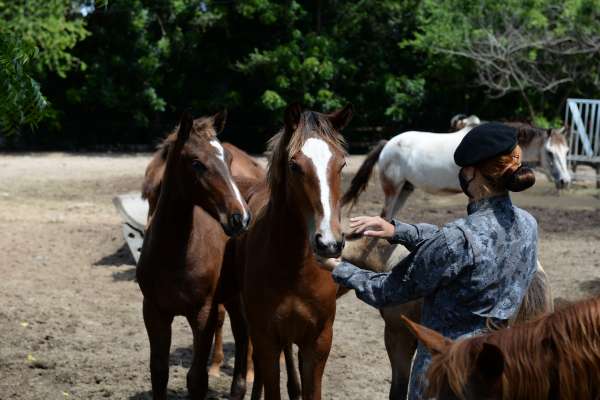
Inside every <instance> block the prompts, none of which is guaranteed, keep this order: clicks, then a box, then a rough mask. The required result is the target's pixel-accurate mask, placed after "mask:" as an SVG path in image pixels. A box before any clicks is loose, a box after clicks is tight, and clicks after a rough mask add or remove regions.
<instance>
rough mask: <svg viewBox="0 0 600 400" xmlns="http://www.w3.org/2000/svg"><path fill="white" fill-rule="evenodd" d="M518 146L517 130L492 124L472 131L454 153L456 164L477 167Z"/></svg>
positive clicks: (483, 125) (477, 127)
mask: <svg viewBox="0 0 600 400" xmlns="http://www.w3.org/2000/svg"><path fill="white" fill-rule="evenodd" d="M516 146H517V130H516V129H514V128H511V127H510V126H507V125H504V124H499V123H497V122H490V123H486V124H481V125H479V126H476V127H475V128H473V129H471V130H470V131H469V133H467V134H466V135H465V137H464V138H463V140H462V141H461V142H460V144H459V145H458V147H457V148H456V151H455V152H454V162H455V163H456V165H458V166H459V167H467V166H470V165H477V164H479V163H480V162H482V161H485V160H489V159H490V158H493V157H495V156H498V155H500V154H506V153H509V152H511V151H513V150H514V148H515V147H516Z"/></svg>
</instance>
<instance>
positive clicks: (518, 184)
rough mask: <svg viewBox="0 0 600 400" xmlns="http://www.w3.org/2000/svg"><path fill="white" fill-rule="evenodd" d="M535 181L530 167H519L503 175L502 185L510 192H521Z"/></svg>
mask: <svg viewBox="0 0 600 400" xmlns="http://www.w3.org/2000/svg"><path fill="white" fill-rule="evenodd" d="M534 183H535V174H534V173H533V171H532V170H531V168H524V167H522V166H521V167H519V168H518V169H517V170H516V171H514V172H512V173H508V174H506V175H504V187H506V188H507V189H508V190H510V191H511V192H522V191H523V190H525V189H529V188H530V187H532V186H533V184H534Z"/></svg>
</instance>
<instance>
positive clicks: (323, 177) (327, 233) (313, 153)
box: [302, 138, 336, 243]
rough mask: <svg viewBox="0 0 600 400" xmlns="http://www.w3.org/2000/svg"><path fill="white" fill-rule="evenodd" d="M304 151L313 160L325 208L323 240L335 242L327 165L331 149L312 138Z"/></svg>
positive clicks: (323, 142) (303, 147) (322, 220)
mask: <svg viewBox="0 0 600 400" xmlns="http://www.w3.org/2000/svg"><path fill="white" fill-rule="evenodd" d="M302 153H303V154H304V155H305V156H306V157H308V158H309V159H310V160H311V161H312V163H313V165H314V166H315V172H316V173H317V180H318V181H319V192H320V198H321V206H322V208H323V218H322V219H321V223H320V224H319V233H320V234H321V235H322V240H323V242H326V243H327V242H335V240H336V239H335V236H334V235H333V232H332V231H331V188H330V187H329V181H328V179H327V167H328V166H329V161H330V160H331V156H332V154H331V150H330V149H329V145H328V144H327V143H326V142H325V141H324V140H322V139H317V138H310V139H308V140H307V141H306V142H304V145H303V146H302ZM315 222H316V221H315Z"/></svg>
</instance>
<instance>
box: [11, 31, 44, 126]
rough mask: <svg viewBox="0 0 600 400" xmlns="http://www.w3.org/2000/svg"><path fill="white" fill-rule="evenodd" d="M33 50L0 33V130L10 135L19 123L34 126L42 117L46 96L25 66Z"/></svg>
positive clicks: (33, 54)
mask: <svg viewBox="0 0 600 400" xmlns="http://www.w3.org/2000/svg"><path fill="white" fill-rule="evenodd" d="M36 55H37V49H36V48H35V47H33V46H31V45H27V44H25V43H23V42H21V41H19V40H18V39H16V38H15V37H14V36H11V35H7V34H0V133H1V134H4V135H11V134H14V133H16V132H18V130H19V127H20V126H21V125H30V126H32V125H35V124H36V123H37V122H39V120H40V119H41V118H42V116H43V113H44V109H45V108H46V99H45V98H44V96H43V95H42V93H41V92H40V87H39V85H38V83H37V82H36V81H35V80H34V79H33V78H31V77H30V76H29V75H28V74H27V72H26V67H27V64H28V63H29V62H30V60H31V59H35V56H36Z"/></svg>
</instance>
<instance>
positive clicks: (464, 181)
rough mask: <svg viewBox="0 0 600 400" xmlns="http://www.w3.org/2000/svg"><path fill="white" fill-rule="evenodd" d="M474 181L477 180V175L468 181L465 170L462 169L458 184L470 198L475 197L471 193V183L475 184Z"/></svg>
mask: <svg viewBox="0 0 600 400" xmlns="http://www.w3.org/2000/svg"><path fill="white" fill-rule="evenodd" d="M474 179H475V174H473V177H472V178H471V179H467V178H465V176H464V175H463V169H462V168H461V169H460V171H459V173H458V182H459V183H460V188H461V189H462V191H463V192H464V193H465V194H466V195H467V196H468V197H473V196H471V194H470V193H469V185H470V184H471V182H473V180H474Z"/></svg>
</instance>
